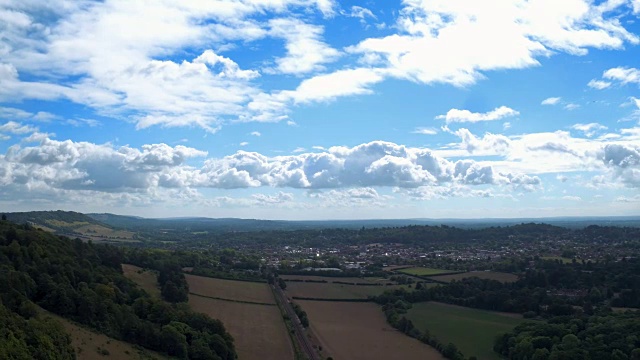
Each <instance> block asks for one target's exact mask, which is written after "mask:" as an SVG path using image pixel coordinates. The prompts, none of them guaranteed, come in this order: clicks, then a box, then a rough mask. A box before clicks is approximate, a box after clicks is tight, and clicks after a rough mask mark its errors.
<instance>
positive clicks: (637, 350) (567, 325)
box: [494, 312, 640, 360]
mask: <svg viewBox="0 0 640 360" xmlns="http://www.w3.org/2000/svg"><path fill="white" fill-rule="evenodd" d="M494 350H495V351H496V352H498V353H499V354H501V355H503V356H505V357H507V358H508V359H514V360H525V359H527V360H556V359H576V360H582V359H584V360H587V359H598V360H629V359H632V360H638V359H640V314H638V313H631V312H629V313H624V314H614V313H603V314H598V315H592V316H562V317H555V318H552V319H549V321H548V322H547V323H543V322H526V323H523V324H521V325H518V326H517V327H516V328H515V329H513V331H511V332H509V333H506V334H504V335H502V336H500V337H498V338H497V339H496V342H495V345H494Z"/></svg>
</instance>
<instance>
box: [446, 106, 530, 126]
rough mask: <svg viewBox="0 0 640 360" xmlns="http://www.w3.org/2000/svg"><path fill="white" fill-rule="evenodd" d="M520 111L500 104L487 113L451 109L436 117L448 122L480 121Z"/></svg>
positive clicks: (504, 116)
mask: <svg viewBox="0 0 640 360" xmlns="http://www.w3.org/2000/svg"><path fill="white" fill-rule="evenodd" d="M519 114H520V113H519V112H518V111H516V110H513V109H511V108H509V107H506V106H500V107H498V108H495V109H493V110H491V111H488V112H486V113H474V112H471V111H469V110H459V109H451V110H449V111H447V114H446V115H438V116H436V119H439V120H445V121H446V122H447V124H448V123H454V122H462V123H463V122H471V123H475V122H480V121H495V120H500V119H504V118H506V117H512V116H517V115H519Z"/></svg>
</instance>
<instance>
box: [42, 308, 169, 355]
mask: <svg viewBox="0 0 640 360" xmlns="http://www.w3.org/2000/svg"><path fill="white" fill-rule="evenodd" d="M43 315H44V316H51V317H53V318H54V319H56V320H58V321H59V322H60V323H61V324H62V326H64V329H65V330H66V331H67V333H68V334H69V335H70V336H71V345H72V346H73V348H74V349H75V351H76V356H77V359H78V360H104V359H122V360H151V359H158V360H160V359H168V357H166V356H164V355H161V354H158V353H156V352H153V351H149V350H147V349H143V348H141V347H138V346H134V345H132V344H129V343H126V342H124V341H119V340H115V339H112V338H110V337H107V336H106V335H103V334H99V333H96V332H94V331H92V330H88V329H86V328H83V327H81V326H80V325H77V324H75V323H73V322H71V321H69V320H67V319H65V318H62V317H60V316H57V315H54V314H51V313H49V312H46V311H45V310H43ZM101 349H102V351H103V352H104V353H105V354H106V353H107V352H108V354H109V355H103V354H101V353H99V352H98V351H99V350H101ZM104 350H106V351H104Z"/></svg>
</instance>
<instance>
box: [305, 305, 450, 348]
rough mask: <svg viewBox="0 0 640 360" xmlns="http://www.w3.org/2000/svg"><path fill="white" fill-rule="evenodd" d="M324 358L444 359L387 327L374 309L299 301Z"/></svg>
mask: <svg viewBox="0 0 640 360" xmlns="http://www.w3.org/2000/svg"><path fill="white" fill-rule="evenodd" d="M296 303H298V304H300V306H301V307H302V308H303V309H304V310H305V311H306V312H307V315H308V317H309V322H310V327H311V330H312V331H313V333H314V335H315V337H316V338H317V339H318V341H319V342H320V344H321V345H322V348H323V352H322V355H323V356H324V357H327V356H331V357H333V358H334V359H340V360H376V359H380V360H382V359H385V360H386V359H403V360H430V359H438V360H439V359H444V358H443V357H442V355H440V353H438V352H437V351H436V350H435V349H433V348H431V347H429V346H427V345H425V344H423V343H421V342H420V341H418V340H416V339H413V338H410V337H409V336H407V335H404V334H402V333H400V332H399V331H397V330H395V329H394V328H392V327H391V326H390V325H388V324H387V322H386V320H385V318H384V314H383V313H382V310H381V309H380V307H379V306H378V305H375V304H372V303H346V302H328V301H310V300H299V301H296Z"/></svg>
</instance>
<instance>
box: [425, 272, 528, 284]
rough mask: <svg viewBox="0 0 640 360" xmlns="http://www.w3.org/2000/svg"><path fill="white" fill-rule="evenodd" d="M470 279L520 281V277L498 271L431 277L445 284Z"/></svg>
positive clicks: (502, 281)
mask: <svg viewBox="0 0 640 360" xmlns="http://www.w3.org/2000/svg"><path fill="white" fill-rule="evenodd" d="M470 277H477V278H480V279H487V280H496V281H500V282H501V283H512V282H516V281H518V276H517V275H514V274H509V273H503V272H496V271H469V272H466V273H461V274H451V275H436V276H430V277H429V278H430V279H433V280H438V281H444V282H452V281H454V280H462V279H466V278H470Z"/></svg>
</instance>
